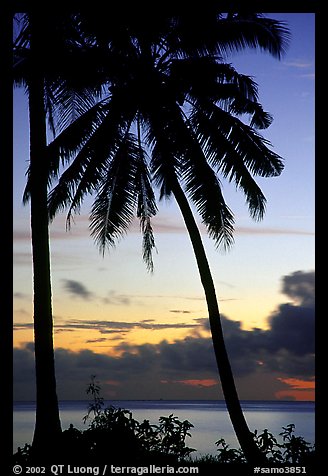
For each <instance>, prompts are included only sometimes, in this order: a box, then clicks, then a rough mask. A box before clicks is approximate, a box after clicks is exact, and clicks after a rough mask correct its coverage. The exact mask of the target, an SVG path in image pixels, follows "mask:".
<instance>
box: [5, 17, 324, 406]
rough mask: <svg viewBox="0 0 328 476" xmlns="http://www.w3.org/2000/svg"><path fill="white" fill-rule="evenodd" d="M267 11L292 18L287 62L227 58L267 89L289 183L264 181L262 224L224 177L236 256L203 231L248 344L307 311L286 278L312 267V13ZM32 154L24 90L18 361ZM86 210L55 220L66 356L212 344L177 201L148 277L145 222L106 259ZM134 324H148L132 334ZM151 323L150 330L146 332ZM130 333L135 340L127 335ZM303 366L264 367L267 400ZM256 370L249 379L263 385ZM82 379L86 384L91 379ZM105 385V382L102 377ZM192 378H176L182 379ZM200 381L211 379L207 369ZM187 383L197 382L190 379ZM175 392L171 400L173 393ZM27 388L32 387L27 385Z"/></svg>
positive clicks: (169, 206)
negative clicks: (70, 220)
mask: <svg viewBox="0 0 328 476" xmlns="http://www.w3.org/2000/svg"><path fill="white" fill-rule="evenodd" d="M267 16H269V17H272V18H275V19H277V20H281V21H285V22H286V23H287V26H288V27H289V29H290V31H291V43H290V46H289V48H288V51H287V53H286V55H285V56H284V57H283V58H282V59H281V60H280V61H279V60H277V59H275V58H272V57H270V56H269V55H267V54H264V53H260V52H257V53H255V52H247V53H239V54H238V55H232V56H230V57H229V58H227V62H230V63H232V65H233V66H234V67H235V68H236V69H237V70H238V71H239V72H241V73H244V74H247V75H251V76H253V77H254V79H255V81H256V82H257V83H258V85H259V101H260V103H261V104H262V105H263V107H264V109H265V110H266V111H268V112H269V113H270V114H272V116H273V118H274V120H273V123H272V125H271V126H270V127H269V128H268V129H267V130H265V131H263V135H264V137H265V138H266V139H268V140H269V141H270V143H271V144H272V148H273V150H274V151H275V152H276V153H278V154H279V155H280V156H282V157H283V158H284V161H285V169H284V171H283V172H282V174H281V176H280V177H275V178H269V179H260V180H258V183H259V185H260V186H261V188H262V190H263V192H264V194H265V196H266V198H267V211H266V214H265V216H264V219H263V220H262V221H261V222H254V221H252V220H251V219H250V217H249V216H248V209H247V207H246V205H245V201H244V197H243V195H241V194H240V192H239V191H236V190H235V188H234V186H233V185H231V184H229V183H227V182H223V193H224V196H225V199H226V201H227V203H228V205H229V207H230V208H231V209H232V210H233V212H234V214H235V221H236V232H235V243H234V246H233V248H232V249H231V251H229V252H222V251H220V250H216V249H215V246H214V243H213V242H212V241H210V240H209V239H208V237H207V236H206V234H205V231H204V234H203V239H204V243H205V246H206V250H207V253H208V258H209V262H210V266H211V269H212V272H213V276H214V280H215V285H216V289H217V294H218V298H219V304H220V310H221V312H222V313H223V314H224V316H226V318H227V319H228V322H229V325H230V326H234V327H232V328H233V329H234V330H235V333H236V335H237V334H238V335H240V336H241V335H243V336H244V337H245V336H247V338H250V337H251V336H253V335H255V334H254V332H255V328H257V329H261V330H262V332H267V333H270V332H273V327H272V326H273V324H272V322H273V320H272V319H273V317H272V316H276V318H277V321H275V322H278V317H277V316H278V314H279V313H282V307H281V306H282V305H289V306H293V307H295V308H296V307H297V306H299V309H298V310H300V308H301V307H302V305H303V304H304V300H302V299H301V298H300V299H298V301H297V300H296V301H295V296H292V294H291V293H290V291H288V292H286V289H285V288H284V284H283V283H284V279H287V278H286V277H288V276H289V277H291V279H295V282H297V283H298V286H301V285H300V281H299V277H300V276H301V275H302V276H303V277H304V282H308V281H307V280H308V279H310V278H311V279H312V273H313V271H314V254H315V249H314V216H315V183H314V174H315V140H314V136H315V123H314V115H315V109H314V105H315V103H314V95H315V90H314V73H315V45H314V33H315V16H314V14H311V13H307V14H300V13H291V14H285V13H284V14H283V13H272V14H270V13H269V14H267ZM28 150H29V149H28V110H27V103H26V98H25V96H24V92H23V91H21V90H15V92H14V198H13V206H14V293H15V297H14V322H15V323H16V324H17V329H16V330H15V345H16V346H17V348H18V349H19V350H20V354H19V355H21V356H23V355H25V357H26V355H27V354H28V352H29V351H30V350H29V349H30V347H28V343H29V342H31V341H32V340H33V333H32V328H31V323H32V274H31V269H32V268H31V245H30V232H29V208H28V206H27V207H23V205H22V203H21V198H22V193H23V189H24V185H25V172H26V167H27V165H28V160H29V157H28ZM89 205H90V202H88V203H86V205H85V206H84V207H83V209H82V211H81V215H80V216H78V217H77V218H76V225H73V227H72V229H71V231H70V232H66V230H65V217H64V215H61V216H58V218H57V219H56V220H55V221H54V223H53V224H52V225H51V251H52V280H53V309H54V316H55V323H56V324H58V326H59V325H61V326H62V327H61V328H59V327H58V329H57V330H56V333H55V344H56V347H57V348H58V349H59V348H61V349H62V354H61V355H62V356H63V355H64V353H65V358H66V357H67V356H68V355H70V356H72V355H73V354H72V352H73V353H74V356H75V358H77V357H81V355H82V353H83V352H89V354H88V356H89V357H90V359H91V358H96V359H99V358H100V357H99V356H106V358H113V356H116V357H115V358H119V357H118V356H121V358H123V357H122V356H123V355H127V354H124V352H128V353H131V355H139V354H140V352H141V349H144V347H142V346H145V345H151V346H159V348H161V349H163V342H164V341H167V342H168V345H172V346H174V345H175V344H176V346H177V347H176V348H178V346H180V347H179V349H181V348H182V347H183V346H182V343H185V342H190V339H196V332H197V333H198V334H197V335H198V337H197V338H198V339H207V338H208V331H207V329H206V325H205V324H204V322H205V321H202V319H204V318H206V305H205V301H204V296H203V290H202V288H201V284H200V281H199V277H198V272H197V267H196V263H195V259H194V256H193V253H192V250H191V246H190V243H189V238H188V236H187V234H186V232H185V230H184V226H183V223H182V219H181V217H180V214H179V211H178V210H177V209H176V206H175V204H174V202H172V203H171V202H170V203H162V204H161V205H160V210H159V213H158V216H157V217H156V218H155V220H154V232H155V240H156V246H157V249H158V253H157V254H155V256H154V262H155V272H154V274H153V275H150V274H149V273H147V270H146V267H145V265H144V263H143V262H142V255H141V236H140V233H139V230H138V225H137V224H136V225H135V226H133V227H132V229H131V231H130V233H129V234H128V235H127V236H126V237H125V238H124V239H123V240H122V241H121V242H120V243H119V244H118V246H117V248H115V249H113V250H112V251H111V252H110V253H109V254H106V255H105V257H102V256H101V255H100V253H99V252H98V249H97V248H96V245H95V243H94V242H93V241H92V238H91V237H90V236H89V232H88V211H89ZM295 272H301V275H300V274H295ZM311 282H312V281H311ZM303 285H304V283H303ZM303 287H304V286H303ZM298 289H299V290H300V289H301V288H300V287H299V288H298ZM302 289H303V288H302ZM298 297H299V296H298ZM284 309H285V308H284ZM294 310H295V309H294ZM279 315H280V314H279ZM285 315H286V314H284V316H285ZM104 321H107V322H108V321H110V322H111V323H112V326H111V328H110V329H106V332H105V331H104V328H103V327H101V326H100V322H104ZM78 322H79V323H80V326H78V325H77V323H78ZM92 322H94V326H92ZM137 322H139V323H140V322H144V325H143V326H141V327H140V326H139V327H138V325H135V326H134V327H133V326H132V325H133V323H137ZM147 322H148V323H150V322H151V323H153V325H152V326H150V325H148V326H147V325H146V324H147ZM302 322H303V321H302ZM81 323H82V324H83V325H81ZM115 323H116V324H115ZM114 324H115V325H114ZM99 326H100V327H99ZM131 326H132V327H133V329H134V332H133V334H132V333H131V332H129V331H128V329H131ZM286 328H288V325H287V327H286ZM99 329H102V331H99ZM115 329H116V332H115ZM117 329H119V332H118V331H117ZM154 329H155V330H154ZM265 335H266V336H268V335H269V334H265ZM270 335H273V334H270ZM186 339H187V340H186ZM188 339H189V341H188ZM193 342H194V341H193ZM202 342H203V343H204V342H205V341H202ZM174 343H175V344H174ZM172 349H173V347H172ZM24 352H25V354H24ZM138 352H139V354H138ZM28 355H29V354H28ZM83 355H85V354H83ZM129 355H130V354H129ZM140 355H141V354H140ZM140 355H139V357H140ZM95 356H96V357H95ZM277 359H278V357H277ZM17 365H18V367H19V363H18V364H17ZM261 365H262V364H261ZM299 367H300V365H299ZM91 368H92V365H91ZM295 369H296V364H295V366H294V373H293V372H292V370H291V369H289V370H288V371H287V370H285V373H283V372H282V373H281V374H279V375H280V376H279V375H278V373H277V372H278V371H277V369H275V370H274V369H273V367H271V370H272V371H271V373H270V371H269V370H270V366H269V364H267V366H266V371H265V372H263V371H262V374H261V378H262V379H263V382H264V381H265V382H266V385H267V387H268V392H269V388H270V389H271V394H270V395H272V396H274V395H278V394H279V392H284V391H285V392H288V389H289V386H290V385H292V384H290V385H289V384H288V383H286V382H287V381H288V382H291V380H288V379H294V380H295V379H296V380H297V381H301V380H302V379H303V380H304V381H306V380H307V381H309V382H311V379H312V377H311V375H310V374H309V373H308V372H307V373H305V374H304V375H302V373H301V371H296V370H295ZM18 370H19V369H18ZM102 371H103V370H102ZM256 375H257V374H256ZM256 375H255V373H254V374H251V375H249V378H250V379H253V380H254V381H255V380H256V378H257V377H258V375H257V377H256ZM212 377H213V376H212V374H211V372H209V373H208V375H207V374H206V376H205V377H204V378H203V380H204V379H205V380H206V379H207V380H208V381H211V378H212ZM85 378H86V380H88V375H86V376H85ZM103 378H104V379H106V378H107V377H106V376H105V374H104V377H103ZM183 378H184V377H183V376H180V377H176V378H175V381H182V380H183ZM195 378H196V377H195ZM240 378H241V380H240V382H241V383H240V385H241V388H245V389H246V387H247V385H246V383H247V379H246V377H245V375H243V376H241V377H240ZM243 378H244V379H245V380H244V383H243V381H242V379H243ZM279 378H280V379H283V380H284V379H285V380H284V381H283V380H279ZM179 379H180V380H179ZM197 379H198V380H199V381H200V380H202V377H201V375H200V374H198V376H197V378H196V380H197ZM109 380H110V379H109ZM185 380H189V381H193V379H192V376H191V374H190V375H189V374H188V379H186V378H185ZM205 380H204V381H205ZM253 380H252V381H253ZM294 384H295V381H294ZM163 385H164V384H163ZM166 385H167V384H166ZM270 385H271V386H270ZM288 385H289V386H288ZM63 387H64V385H63ZM109 387H110V384H109ZM173 387H174V386H173V385H172V388H171V387H170V391H169V392H168V395H174V389H173ZM22 388H25V387H24V386H23V384H22V383H21V389H22ZM175 388H177V386H176V387H175ZM184 388H187V387H183V386H182V389H180V390H179V392H180V393H179V392H178V393H179V395H180V394H181V395H183V389H184ZM306 388H308V387H306ZM189 390H190V388H187V392H189ZM214 390H215V389H214ZM214 390H213V391H214ZM303 390H304V389H303ZM131 391H132V390H131ZM202 391H204V393H202ZM211 391H212V389H211V386H210V384H208V385H205V384H204V386H203V388H198V389H197V392H198V393H197V392H196V393H197V396H199V395H203V396H205V398H206V397H209V396H210V397H211V398H212V395H214V393H213V394H212V393H210V392H211ZM300 391H301V390H300ZM304 391H305V390H304ZM18 392H19V389H18ZM111 392H114V393H115V392H118V393H116V396H117V395H118V396H119V395H121V394H124V395H126V393H127V392H128V390H127V387H126V389H125V393H124V392H123V393H121V394H120V386H119V384H117V385H116V386H115V385H114V384H113V388H112V390H111ZM245 392H246V390H245ZM114 393H113V395H114ZM196 393H195V395H196ZM246 393H247V392H246ZM109 394H110V393H109ZM65 395H66V394H65ZM280 395H284V394H280ZM290 395H291V394H290ZM303 395H304V393H303ZM266 396H268V395H266ZM285 396H288V394H285ZM249 397H250V395H248V394H247V398H249ZM82 398H83V397H82ZM131 398H134V396H133V395H131ZM300 398H301V397H300Z"/></svg>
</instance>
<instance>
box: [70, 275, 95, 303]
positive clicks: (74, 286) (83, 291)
mask: <svg viewBox="0 0 328 476" xmlns="http://www.w3.org/2000/svg"><path fill="white" fill-rule="evenodd" d="M62 281H63V282H64V289H65V291H67V292H68V293H69V294H71V295H72V296H77V297H80V298H82V299H86V300H89V299H91V298H92V297H93V293H92V292H91V291H89V290H88V289H87V288H86V286H84V284H82V283H81V282H79V281H75V280H73V279H63V280H62Z"/></svg>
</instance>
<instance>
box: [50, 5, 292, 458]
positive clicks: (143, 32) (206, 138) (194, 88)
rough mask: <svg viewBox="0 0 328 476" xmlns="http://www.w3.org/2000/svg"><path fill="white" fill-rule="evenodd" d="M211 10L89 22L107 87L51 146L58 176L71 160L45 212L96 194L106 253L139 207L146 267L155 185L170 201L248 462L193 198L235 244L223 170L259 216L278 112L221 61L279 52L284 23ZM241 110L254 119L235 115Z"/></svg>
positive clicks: (251, 453)
mask: <svg viewBox="0 0 328 476" xmlns="http://www.w3.org/2000/svg"><path fill="white" fill-rule="evenodd" d="M215 10H216V9H215V8H214V10H213V9H208V11H207V10H204V11H202V12H201V14H199V11H197V12H190V11H188V15H184V14H183V13H179V14H175V15H172V14H171V12H169V13H167V12H165V13H167V14H166V15H165V14H163V15H161V16H159V17H158V16H156V14H154V18H153V19H152V20H153V21H152V22H151V26H149V24H148V21H149V20H148V19H147V20H146V19H145V17H144V16H143V15H142V12H139V15H138V14H137V13H136V12H135V11H134V12H133V15H131V16H129V15H122V16H120V15H119V13H118V14H117V16H115V15H112V16H111V18H110V20H111V21H110V25H102V24H100V25H99V23H98V25H97V27H95V25H94V24H92V17H91V18H90V17H89V18H88V21H86V22H85V26H84V28H85V31H87V30H88V28H89V31H92V29H93V28H96V30H95V31H97V34H96V35H95V37H94V41H95V42H97V41H98V43H97V44H98V46H99V48H102V47H103V46H104V45H105V47H106V48H107V49H108V51H109V57H110V58H111V62H110V68H109V69H108V70H107V72H106V70H104V73H105V76H106V84H107V87H108V94H107V96H106V97H105V98H104V99H103V100H101V101H99V102H98V103H97V104H96V105H95V106H94V107H92V108H91V109H90V110H89V111H88V112H87V113H86V114H82V115H81V116H80V117H79V118H78V119H77V120H76V121H74V122H73V123H72V124H71V125H70V126H68V127H67V128H66V129H65V130H64V131H63V133H62V134H60V135H59V136H58V137H57V138H56V139H55V140H54V141H53V142H52V143H51V144H49V146H48V158H49V163H50V164H51V179H52V180H54V179H57V178H58V177H59V175H60V169H61V165H62V166H66V169H65V171H64V172H63V173H62V174H61V175H60V177H59V180H58V183H57V185H56V186H55V187H54V188H53V190H52V191H51V193H50V195H49V216H50V219H53V218H54V216H55V215H56V213H57V212H58V211H59V210H62V209H64V208H68V215H67V219H68V224H70V220H71V217H72V214H73V213H75V212H78V211H79V209H80V206H81V203H82V201H83V198H84V197H85V195H86V194H89V193H94V194H95V199H94V203H93V206H92V209H91V233H92V235H93V236H94V238H95V240H96V241H97V243H98V245H99V246H100V248H101V249H102V250H103V251H104V250H105V248H106V246H108V245H109V246H112V245H114V244H115V242H116V239H117V238H118V237H119V236H121V235H122V234H124V233H125V232H126V231H127V229H128V227H129V225H130V223H131V222H132V220H133V218H134V216H135V215H137V216H138V217H139V218H140V220H141V228H142V232H143V236H144V241H143V249H144V259H145V261H146V263H147V265H148V267H149V269H150V270H151V269H152V266H153V264H152V258H151V252H152V249H153V247H154V246H155V243H154V237H153V230H152V226H151V218H152V216H154V214H155V213H156V202H155V195H154V191H153V188H152V181H153V182H154V184H155V186H156V187H158V188H159V191H160V198H163V197H166V198H170V197H172V196H173V197H174V198H175V200H176V202H177V204H178V206H179V208H180V210H181V213H182V215H183V218H184V221H185V224H186V227H187V230H188V233H189V236H190V239H191V242H192V246H193V250H194V253H195V257H196V261H197V265H198V269H199V273H200V278H201V282H202V285H203V288H204V292H205V296H206V302H207V307H208V314H209V321H210V328H211V332H212V339H213V346H214V351H215V356H216V361H217V366H218V370H219V374H220V378H221V384H222V389H223V393H224V397H225V400H226V403H227V408H228V412H229V415H230V418H231V421H232V424H233V427H234V429H235V432H236V435H237V438H238V440H239V443H240V445H241V448H242V450H243V451H244V454H245V456H246V458H247V460H248V461H249V462H250V463H256V462H257V463H259V462H260V461H263V460H264V456H263V455H262V454H261V453H260V451H259V450H258V448H257V446H256V445H255V442H254V440H253V438H252V434H251V432H250V431H249V429H248V426H247V423H246V420H245V418H244V415H243V412H242V409H241V405H240V402H239V398H238V394H237V390H236V387H235V383H234V378H233V373H232V370H231V366H230V363H229V358H228V354H227V351H226V348H225V343H224V336H223V332H222V328H221V322H220V312H219V307H218V302H217V297H216V292H215V287H214V283H213V279H212V276H211V272H210V268H209V264H208V261H207V258H206V254H205V250H204V247H203V244H202V240H201V236H200V232H199V229H198V226H197V224H196V221H195V219H194V216H193V212H192V209H191V205H190V204H189V200H191V202H192V203H193V205H194V206H195V208H196V210H197V212H198V213H199V215H200V216H201V218H202V221H203V223H204V224H205V225H206V227H207V229H208V232H209V235H210V236H211V237H212V238H213V239H214V241H215V242H216V244H217V245H220V244H223V245H224V246H226V247H229V246H231V244H232V243H233V230H234V228H233V226H234V218H233V214H232V212H231V210H230V209H229V207H228V206H227V204H226V202H225V200H224V197H223V194H222V190H221V185H220V181H219V175H220V174H221V175H222V176H223V177H224V178H226V179H228V180H229V181H234V182H235V184H236V185H237V186H238V187H239V188H241V189H242V191H243V193H244V194H245V197H246V201H247V203H248V207H249V211H250V214H251V216H252V217H253V218H254V219H261V218H262V217H263V214H264V211H265V201H266V200H265V197H264V195H263V193H262V191H261V190H260V188H259V187H258V185H257V184H256V182H255V180H254V178H253V176H256V175H259V176H262V177H272V176H277V175H279V174H280V173H281V171H282V169H283V163H282V159H281V158H280V157H279V156H278V155H277V154H275V153H274V152H272V151H271V150H270V148H269V147H270V144H269V142H268V141H266V140H265V139H264V138H263V137H262V136H261V135H260V134H259V133H258V132H257V131H256V129H261V128H266V127H268V126H269V124H270V123H271V120H272V118H271V116H270V115H269V114H268V113H266V112H265V111H264V110H263V108H262V106H261V105H260V103H259V102H258V91H257V85H256V83H255V82H254V81H253V80H252V79H251V78H250V77H247V76H243V75H241V74H238V73H237V71H236V70H235V69H234V68H233V67H232V66H231V65H229V64H227V63H225V62H224V61H223V55H224V54H225V53H226V52H228V51H231V50H239V49H243V48H245V47H251V48H260V49H263V50H265V51H268V52H269V53H271V54H272V55H274V56H276V57H278V58H279V57H280V54H281V53H282V52H283V48H284V46H285V42H286V40H287V29H286V28H285V27H284V26H283V25H282V24H280V23H279V22H276V21H274V20H271V19H268V18H265V17H263V16H262V15H260V14H247V15H243V14H228V15H227V16H225V15H223V14H217V12H216V11H215ZM147 18H148V17H147ZM98 20H99V18H98V17H97V20H96V21H97V22H98ZM106 20H107V19H106ZM96 21H95V23H96ZM90 22H91V27H90ZM196 27H197V28H196ZM245 115H248V116H249V117H250V123H249V124H246V123H244V122H243V121H242V120H241V119H240V118H241V117H245ZM81 131H82V133H81ZM70 161H71V164H70ZM188 199H189V200H188Z"/></svg>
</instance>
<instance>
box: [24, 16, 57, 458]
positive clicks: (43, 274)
mask: <svg viewBox="0 0 328 476" xmlns="http://www.w3.org/2000/svg"><path fill="white" fill-rule="evenodd" d="M33 26H35V24H34V25H33ZM34 32H35V30H34ZM31 36H32V37H33V35H31ZM37 39H38V36H37V35H35V36H34V37H33V40H34V41H35V42H36V41H37ZM33 40H32V38H31V51H33V52H35V50H33V46H34V44H32V42H33ZM39 40H40V38H39ZM41 44H42V43H41ZM39 47H40V46H39ZM37 56H38V55H35V60H36V62H37V61H38V59H39V61H40V57H39V58H38V57H37ZM35 66H36V70H35V71H34V73H35V72H37V73H36V74H34V75H33V76H31V78H30V81H29V113H30V184H31V188H30V191H31V195H30V198H31V233H32V254H33V278H34V282H33V287H34V343H35V370H36V422H35V430H34V437H33V444H32V447H33V450H34V451H35V452H38V454H42V455H43V456H44V455H45V454H46V452H47V451H48V450H49V449H50V448H51V447H52V448H54V447H55V446H56V441H57V440H58V438H59V436H60V434H61V423H60V418H59V408H58V399H57V393H56V378H55V359H54V345H53V322H52V302H51V300H52V297H51V271H50V250H49V228H48V210H47V183H48V179H47V161H46V155H45V151H46V144H47V135H46V116H45V110H44V99H43V94H44V86H43V80H42V77H41V75H40V74H38V69H39V67H40V65H39V64H38V65H37V64H35ZM53 443H55V444H54V445H53Z"/></svg>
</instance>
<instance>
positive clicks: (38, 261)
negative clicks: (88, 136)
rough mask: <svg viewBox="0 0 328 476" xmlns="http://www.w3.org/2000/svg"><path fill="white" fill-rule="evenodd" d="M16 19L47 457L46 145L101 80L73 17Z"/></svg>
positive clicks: (50, 351)
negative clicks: (87, 71) (88, 76)
mask: <svg viewBox="0 0 328 476" xmlns="http://www.w3.org/2000/svg"><path fill="white" fill-rule="evenodd" d="M14 20H15V27H16V28H15V31H16V34H15V38H14V45H13V46H14V48H13V59H14V65H13V79H14V85H15V86H16V87H22V86H23V87H25V91H26V93H27V95H28V107H29V129H30V163H29V169H28V189H29V190H28V193H25V196H24V202H25V203H26V202H27V201H28V200H29V201H30V211H31V239H32V259H33V289H34V297H33V302H34V316H33V317H34V344H35V370H36V424H35V430H34V437H33V445H32V446H33V449H35V450H36V451H39V452H40V454H43V455H44V452H45V451H46V450H49V449H51V448H53V449H54V451H55V448H56V441H58V439H59V437H60V434H61V422H60V416H59V407H58V398H57V391H56V378H55V361H54V343H53V316H52V292H51V269H50V250H49V228H48V224H49V221H48V209H47V193H48V175H49V171H48V164H47V161H46V147H47V142H48V133H49V128H50V129H51V130H52V131H53V132H55V125H56V121H55V113H56V110H57V109H59V110H60V111H61V114H63V111H65V114H67V115H69V113H70V111H73V109H74V107H73V105H74V104H76V99H77V98H78V107H79V109H80V111H83V108H84V107H90V106H91V104H92V103H91V102H90V101H92V100H93V98H94V96H95V93H96V91H97V87H96V86H95V83H96V81H97V80H96V75H95V74H93V85H94V86H93V88H92V90H91V89H90V88H89V87H85V86H84V84H82V83H83V81H81V79H80V75H79V73H81V70H80V65H81V55H83V52H84V51H85V50H83V48H82V47H81V44H80V43H78V39H79V35H78V28H77V26H76V24H75V22H74V17H73V16H72V15H68V14H53V13H51V14H50V13H49V14H46V13H43V14H40V13H39V14H36V13H25V14H15V18H14ZM45 48H46V50H45ZM93 58H94V56H93ZM90 61H91V59H90ZM84 77H85V75H84ZM87 82H88V81H85V83H87ZM88 84H89V83H88ZM58 91H60V92H61V93H60V97H61V98H63V91H65V94H66V98H67V99H66V102H65V103H64V102H63V101H61V102H59V101H58V100H57V98H58V97H59V95H58ZM68 98H69V99H70V101H68ZM68 104H69V105H70V108H69V107H68ZM49 441H51V442H52V443H53V444H52V445H50V444H49Z"/></svg>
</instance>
